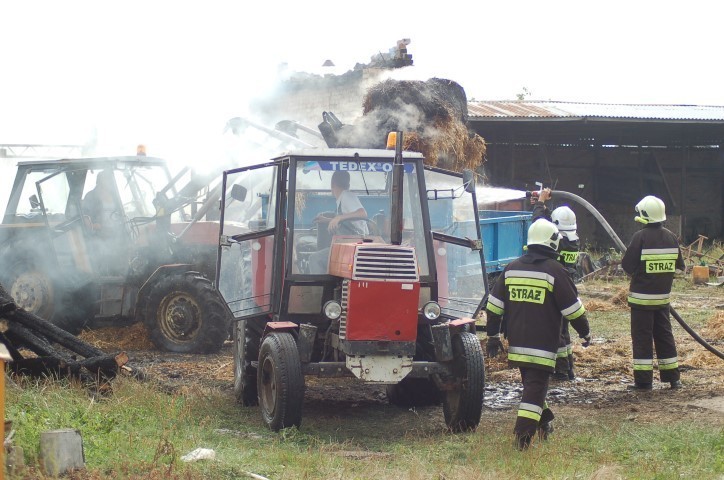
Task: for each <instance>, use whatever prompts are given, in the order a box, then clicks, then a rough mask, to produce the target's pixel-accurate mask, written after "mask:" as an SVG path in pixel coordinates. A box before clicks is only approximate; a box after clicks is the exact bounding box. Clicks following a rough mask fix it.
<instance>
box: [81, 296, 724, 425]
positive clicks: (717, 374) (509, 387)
mask: <svg viewBox="0 0 724 480" xmlns="http://www.w3.org/2000/svg"><path fill="white" fill-rule="evenodd" d="M579 290H580V293H581V298H582V300H583V301H584V303H585V304H586V306H587V309H588V310H589V311H590V312H591V313H590V315H589V316H590V317H595V313H596V312H601V311H602V312H613V313H614V314H615V315H616V316H617V318H618V315H621V317H622V318H623V317H625V318H628V309H627V307H626V306H625V289H623V292H622V287H620V285H619V286H610V287H609V286H606V285H605V284H604V285H600V284H599V285H596V286H595V287H590V286H588V285H582V286H581V288H580V289H579ZM719 290H721V288H719V289H718V290H716V291H715V292H712V291H711V290H706V289H701V290H695V291H691V292H690V291H687V292H686V293H679V294H675V299H674V304H675V305H677V307H678V308H681V309H685V308H687V306H688V307H692V308H693V307H696V308H699V309H701V308H705V309H707V312H712V313H711V317H710V318H708V321H707V327H706V328H705V329H703V330H702V331H701V332H700V333H701V334H702V335H704V337H705V338H707V339H708V340H709V341H711V342H712V344H713V345H714V346H715V347H716V348H717V349H719V350H720V351H721V350H724V308H723V307H724V305H723V304H724V291H722V292H720V291H719ZM712 293H713V294H712ZM678 308H677V309H678ZM672 324H675V321H674V320H673V319H672ZM674 332H675V336H676V341H677V347H678V349H679V362H680V366H681V367H680V368H681V371H682V381H683V383H684V388H682V389H681V390H677V391H672V390H670V389H669V388H668V384H656V383H655V384H654V391H653V392H651V393H644V394H641V393H632V392H629V391H627V389H626V385H627V384H629V383H631V380H632V369H631V344H630V338H629V337H628V336H627V335H625V334H620V335H617V336H613V335H611V337H612V338H605V337H602V336H597V335H596V329H595V327H594V329H593V333H594V342H593V345H592V346H591V347H589V348H588V349H583V348H582V347H580V346H579V345H576V346H575V347H574V356H575V358H576V372H577V375H578V378H577V379H576V380H575V381H573V382H555V381H552V382H551V385H550V389H549V395H548V402H549V403H550V404H551V405H552V406H554V407H555V409H556V410H560V411H564V412H565V411H566V410H567V409H577V408H586V409H590V408H593V409H594V410H597V409H601V410H602V411H604V410H605V411H606V412H608V413H610V412H611V411H612V410H613V411H619V412H622V414H624V415H627V417H631V418H632V419H639V420H640V419H648V420H654V419H655V418H656V416H657V415H659V414H661V415H664V414H663V413H657V412H667V411H671V409H676V410H677V411H680V412H684V414H685V415H688V416H691V417H700V418H704V419H706V421H711V422H713V423H714V424H717V425H722V426H724V361H722V360H721V359H719V358H717V357H716V356H715V355H713V354H711V353H709V352H707V351H706V350H704V348H703V347H701V346H700V345H699V344H697V343H696V342H695V341H694V340H693V339H692V338H691V337H689V336H688V335H687V334H686V333H685V332H684V331H683V330H682V329H681V328H678V325H677V326H676V327H675V329H674ZM81 338H83V339H84V340H85V341H87V342H89V343H92V344H94V345H96V346H97V347H99V348H102V349H104V350H107V351H109V352H112V351H118V350H125V351H126V352H127V353H128V355H129V358H130V361H129V365H130V366H132V367H134V368H139V369H141V370H142V371H143V372H144V373H145V375H146V377H147V381H149V382H154V383H156V384H158V385H160V386H161V387H162V388H163V389H164V390H167V391H169V392H177V393H182V392H184V391H188V390H190V389H197V388H202V389H203V388H209V389H215V390H218V391H221V392H224V393H228V394H229V397H230V401H232V400H231V398H232V384H233V353H232V344H231V342H230V341H227V342H226V343H225V344H224V346H223V348H222V349H221V351H220V352H219V353H218V354H214V355H183V354H173V353H168V352H160V351H157V350H155V349H154V348H153V345H152V344H151V343H150V341H149V340H148V337H147V336H146V332H145V329H144V327H143V326H142V325H140V324H138V325H132V326H130V327H123V328H110V327H109V328H104V329H99V330H92V331H86V332H83V333H82V334H81ZM486 363H487V369H486V373H487V379H486V398H485V408H486V411H487V412H488V414H491V413H492V414H495V413H496V412H500V413H501V414H502V413H504V412H506V414H507V412H509V411H511V410H512V409H514V408H517V405H518V402H520V393H521V391H522V387H521V385H520V374H519V372H518V371H517V370H514V369H510V368H509V367H508V365H507V362H506V361H504V360H503V359H501V358H496V359H486ZM305 381H306V392H305V416H306V415H314V414H315V412H316V414H319V415H328V414H334V413H332V412H335V413H336V414H337V415H339V414H341V413H342V412H347V413H348V412H350V411H352V409H354V411H355V414H363V413H364V409H365V408H366V409H368V413H371V411H374V410H376V409H378V407H381V406H382V405H387V397H386V394H385V387H384V386H378V385H363V384H361V383H359V382H357V381H355V380H354V379H336V380H329V379H326V380H319V379H315V378H310V377H307V378H306V379H305ZM652 397H653V398H652ZM652 399H655V401H656V403H657V404H658V405H660V406H662V408H658V409H656V410H654V411H652V410H651V409H649V408H644V407H643V406H642V402H650V401H651V400H652ZM358 407H363V408H362V410H361V411H360V409H359V408H358ZM400 412H401V415H403V414H409V413H408V412H406V411H403V410H400ZM417 414H419V415H425V416H430V418H431V419H433V418H434V417H441V414H440V412H438V411H437V410H435V409H432V410H429V409H428V410H426V409H422V410H420V411H418V412H417ZM667 414H668V413H667Z"/></svg>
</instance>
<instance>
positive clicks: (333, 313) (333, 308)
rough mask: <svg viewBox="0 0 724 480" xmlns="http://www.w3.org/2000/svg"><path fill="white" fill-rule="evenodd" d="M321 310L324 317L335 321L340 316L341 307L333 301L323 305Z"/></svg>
mask: <svg viewBox="0 0 724 480" xmlns="http://www.w3.org/2000/svg"><path fill="white" fill-rule="evenodd" d="M323 310H324V315H325V316H326V317H327V318H328V319H330V320H337V319H338V318H339V316H340V315H342V306H341V305H340V304H339V303H338V302H335V301H334V300H330V301H328V302H327V303H325V304H324V309H323Z"/></svg>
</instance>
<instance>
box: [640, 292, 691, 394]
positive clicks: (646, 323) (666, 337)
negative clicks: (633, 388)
mask: <svg viewBox="0 0 724 480" xmlns="http://www.w3.org/2000/svg"><path fill="white" fill-rule="evenodd" d="M631 344H632V347H633V363H634V366H633V368H634V381H635V382H636V383H652V382H653V378H654V348H655V349H656V359H657V361H658V364H659V377H660V378H661V381H662V382H674V381H677V380H679V360H678V358H677V356H676V343H675V342H674V334H673V333H672V331H671V320H670V319H669V307H668V306H667V307H666V308H661V309H657V310H642V309H639V308H632V309H631Z"/></svg>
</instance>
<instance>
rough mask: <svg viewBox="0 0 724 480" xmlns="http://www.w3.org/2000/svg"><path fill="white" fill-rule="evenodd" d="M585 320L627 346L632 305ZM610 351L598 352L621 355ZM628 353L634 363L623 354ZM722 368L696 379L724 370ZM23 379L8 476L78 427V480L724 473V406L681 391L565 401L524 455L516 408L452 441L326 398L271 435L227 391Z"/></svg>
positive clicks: (374, 410) (698, 313)
mask: <svg viewBox="0 0 724 480" xmlns="http://www.w3.org/2000/svg"><path fill="white" fill-rule="evenodd" d="M606 283H611V282H606ZM625 285H626V282H625V281H620V282H613V283H612V285H610V287H611V290H612V291H615V290H616V289H618V288H620V287H622V286H625ZM604 286H608V285H599V286H598V288H602V287H604ZM680 288H681V292H683V293H686V294H687V295H690V297H689V298H695V297H698V296H714V297H719V298H721V297H722V296H723V295H724V291H723V290H722V289H714V290H712V289H704V288H692V287H691V286H689V287H687V286H686V285H681V286H680ZM584 301H585V298H584ZM717 301H718V300H717ZM679 312H680V314H681V315H682V316H683V317H684V319H685V320H686V321H687V322H688V323H690V324H691V325H692V326H693V327H694V328H695V329H697V330H699V328H700V327H704V326H705V325H706V323H707V322H708V321H709V320H710V319H711V318H712V315H713V313H714V312H715V310H713V308H712V307H706V308H703V307H700V306H698V305H697V303H696V301H688V303H687V306H686V307H685V308H681V309H680V310H679ZM589 319H590V321H591V326H592V329H593V332H594V337H596V338H601V337H602V338H605V339H607V340H612V341H615V342H617V343H615V344H614V346H615V345H619V344H620V345H622V346H627V345H629V342H630V340H628V337H629V321H630V320H629V310H628V308H626V307H617V308H613V309H609V310H600V311H591V312H589ZM672 324H676V322H675V321H673V320H672ZM674 330H675V335H677V342H678V341H679V340H678V338H681V337H679V336H680V335H685V334H684V333H683V331H682V330H681V329H680V328H679V327H678V326H675V327H674ZM605 345H607V344H604V345H601V346H598V347H592V348H598V349H600V351H601V352H608V351H611V352H613V351H615V349H613V347H611V349H609V350H604V347H605ZM691 348H699V347H694V346H692V347H691ZM592 352H593V351H592ZM593 353H595V352H593ZM599 354H601V355H603V353H600V352H599ZM606 355H608V354H606ZM582 360H584V361H583V362H582V365H584V366H586V365H587V364H586V363H585V358H584V359H582ZM589 360H590V359H589ZM594 360H596V359H595V358H594ZM607 360H610V361H614V360H615V359H612V358H609V359H607ZM621 361H622V362H624V363H625V364H626V365H628V362H629V361H630V359H629V356H628V354H624V355H623V357H622V358H621ZM588 363H589V364H590V363H591V362H590V361H589V362H588ZM594 363H595V362H594ZM718 365H719V364H715V366H714V367H712V368H715V370H707V371H703V370H702V371H701V374H700V375H704V376H706V375H710V376H711V375H714V374H718V375H721V372H722V370H721V367H719V366H718ZM594 367H595V365H594V364H591V365H588V368H589V369H592V371H594V370H595V368H594ZM599 370H600V369H599ZM604 370H605V369H604ZM697 371H698V370H696V367H693V369H692V370H690V371H689V372H687V373H685V376H686V377H685V378H686V379H692V380H691V381H693V378H692V377H693V375H694V373H695V372H697ZM712 378H713V377H712ZM16 381H17V382H19V383H18V385H17V386H14V385H13V384H11V383H9V384H8V386H7V389H6V418H8V419H11V420H12V421H13V427H12V428H13V429H15V430H16V433H15V436H14V440H13V443H14V444H15V445H20V446H21V447H23V449H24V451H25V460H26V463H27V464H28V465H29V468H28V469H27V470H26V471H25V472H22V473H21V474H19V475H16V476H8V477H6V478H23V479H25V478H43V477H42V475H41V473H40V472H39V471H38V468H37V464H38V458H37V456H38V453H37V452H38V445H39V438H40V433H41V432H42V431H45V430H51V429H57V428H76V429H78V430H80V431H81V433H82V436H83V442H84V447H85V455H86V465H87V470H86V472H83V473H74V474H72V476H71V478H75V479H79V480H96V479H126V478H130V479H141V478H142V479H190V480H196V479H236V478H245V472H254V473H256V474H259V475H263V476H266V477H268V478H270V479H318V478H324V479H395V480H407V479H409V480H417V479H438V480H439V479H466V480H468V479H472V480H474V479H488V478H495V479H498V478H500V479H517V478H521V477H526V478H570V479H573V478H584V479H588V478H597V479H609V478H642V479H649V478H661V479H668V478H697V479H700V478H701V479H709V478H711V479H713V478H722V477H723V476H724V428H723V425H724V421H723V420H722V418H721V414H717V413H715V412H713V411H707V412H709V413H701V410H696V409H693V410H692V409H691V408H689V407H688V406H686V405H685V404H684V403H681V402H684V401H688V399H687V398H686V396H684V397H682V398H681V399H679V400H676V401H662V400H666V397H664V396H658V397H655V398H652V399H651V401H649V402H646V401H635V400H634V401H631V400H630V399H629V400H626V398H625V397H617V398H620V399H622V402H624V403H621V404H619V403H617V401H609V402H605V399H606V397H605V396H604V397H603V400H602V403H601V404H600V405H597V404H589V405H586V404H577V405H556V407H555V409H554V410H555V412H556V415H557V419H556V433H555V434H554V436H553V438H552V439H551V440H550V441H549V442H547V443H544V444H539V445H537V446H535V448H533V449H531V451H529V452H526V453H518V452H516V451H514V450H513V449H512V448H511V443H512V438H511V437H512V428H513V423H514V421H515V411H514V410H506V411H492V410H486V411H485V412H484V414H483V419H482V421H481V424H480V426H479V428H478V430H477V431H476V432H475V433H471V434H458V435H455V434H451V433H449V432H448V431H447V430H446V429H445V427H444V422H443V419H442V408H441V407H430V408H423V409H417V410H409V411H406V410H401V409H398V408H395V407H393V406H390V405H387V404H385V403H381V402H364V401H363V402H360V403H359V404H355V403H350V402H347V403H344V402H342V403H339V402H334V401H331V400H329V399H327V397H325V396H324V393H323V394H321V397H322V398H325V400H324V401H321V400H320V401H317V400H308V401H307V403H305V414H304V420H303V424H302V428H301V429H300V430H296V429H290V430H287V431H284V432H281V433H278V434H276V433H272V432H270V431H268V430H267V429H266V428H265V427H264V425H263V424H262V422H261V419H260V415H259V411H258V409H257V408H242V407H240V406H238V405H237V404H235V403H234V401H233V398H232V395H231V393H230V392H229V391H228V390H213V391H212V390H207V389H202V388H200V387H189V388H186V389H184V390H179V391H178V392H177V393H174V394H169V393H167V392H166V391H164V390H163V389H161V388H160V387H157V386H155V384H153V383H150V382H145V383H141V382H138V381H135V380H131V379H128V378H118V379H116V380H115V381H114V382H113V384H112V386H113V392H112V394H110V395H107V396H94V395H91V394H90V393H89V389H88V388H86V387H85V386H82V385H79V384H77V383H73V382H67V381H51V380H40V381H38V380H28V379H25V378H19V379H18V378H16ZM696 381H697V382H699V380H696ZM319 382H321V381H319ZM309 383H310V385H311V386H310V390H311V393H313V394H314V395H313V397H314V396H315V395H316V397H317V398H318V397H320V390H321V389H320V385H318V384H315V383H314V380H310V382H309ZM719 385H721V384H719ZM707 388H710V390H707V392H709V393H708V394H709V395H712V396H713V395H721V394H722V390H721V386H719V387H716V384H714V386H713V387H707ZM326 391H327V390H323V392H326ZM608 391H609V390H607V391H606V392H608ZM655 394H658V392H657V393H655ZM662 395H663V394H662ZM307 398H308V399H309V398H310V396H309V395H308V396H307ZM697 412H698V413H697ZM198 447H204V448H211V449H213V450H214V451H215V452H216V459H215V460H213V461H202V462H196V463H184V462H182V461H181V460H180V457H181V456H182V455H184V454H186V453H188V452H190V451H192V450H194V449H195V448H198Z"/></svg>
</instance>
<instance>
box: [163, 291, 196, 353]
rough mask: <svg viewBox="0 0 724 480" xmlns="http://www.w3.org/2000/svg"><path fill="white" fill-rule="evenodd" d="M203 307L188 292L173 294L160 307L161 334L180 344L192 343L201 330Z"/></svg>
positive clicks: (165, 298)
mask: <svg viewBox="0 0 724 480" xmlns="http://www.w3.org/2000/svg"><path fill="white" fill-rule="evenodd" d="M201 323H202V322H201V307H200V306H199V304H198V302H197V301H196V300H195V299H194V297H193V296H192V295H190V294H188V293H186V292H173V293H170V294H168V295H166V297H164V299H163V301H162V302H161V304H160V305H159V326H160V329H161V333H162V334H163V335H164V336H165V337H166V338H168V339H171V340H173V341H174V342H178V343H188V342H192V341H193V340H194V339H195V338H196V336H197V335H198V333H199V330H200V329H201Z"/></svg>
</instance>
